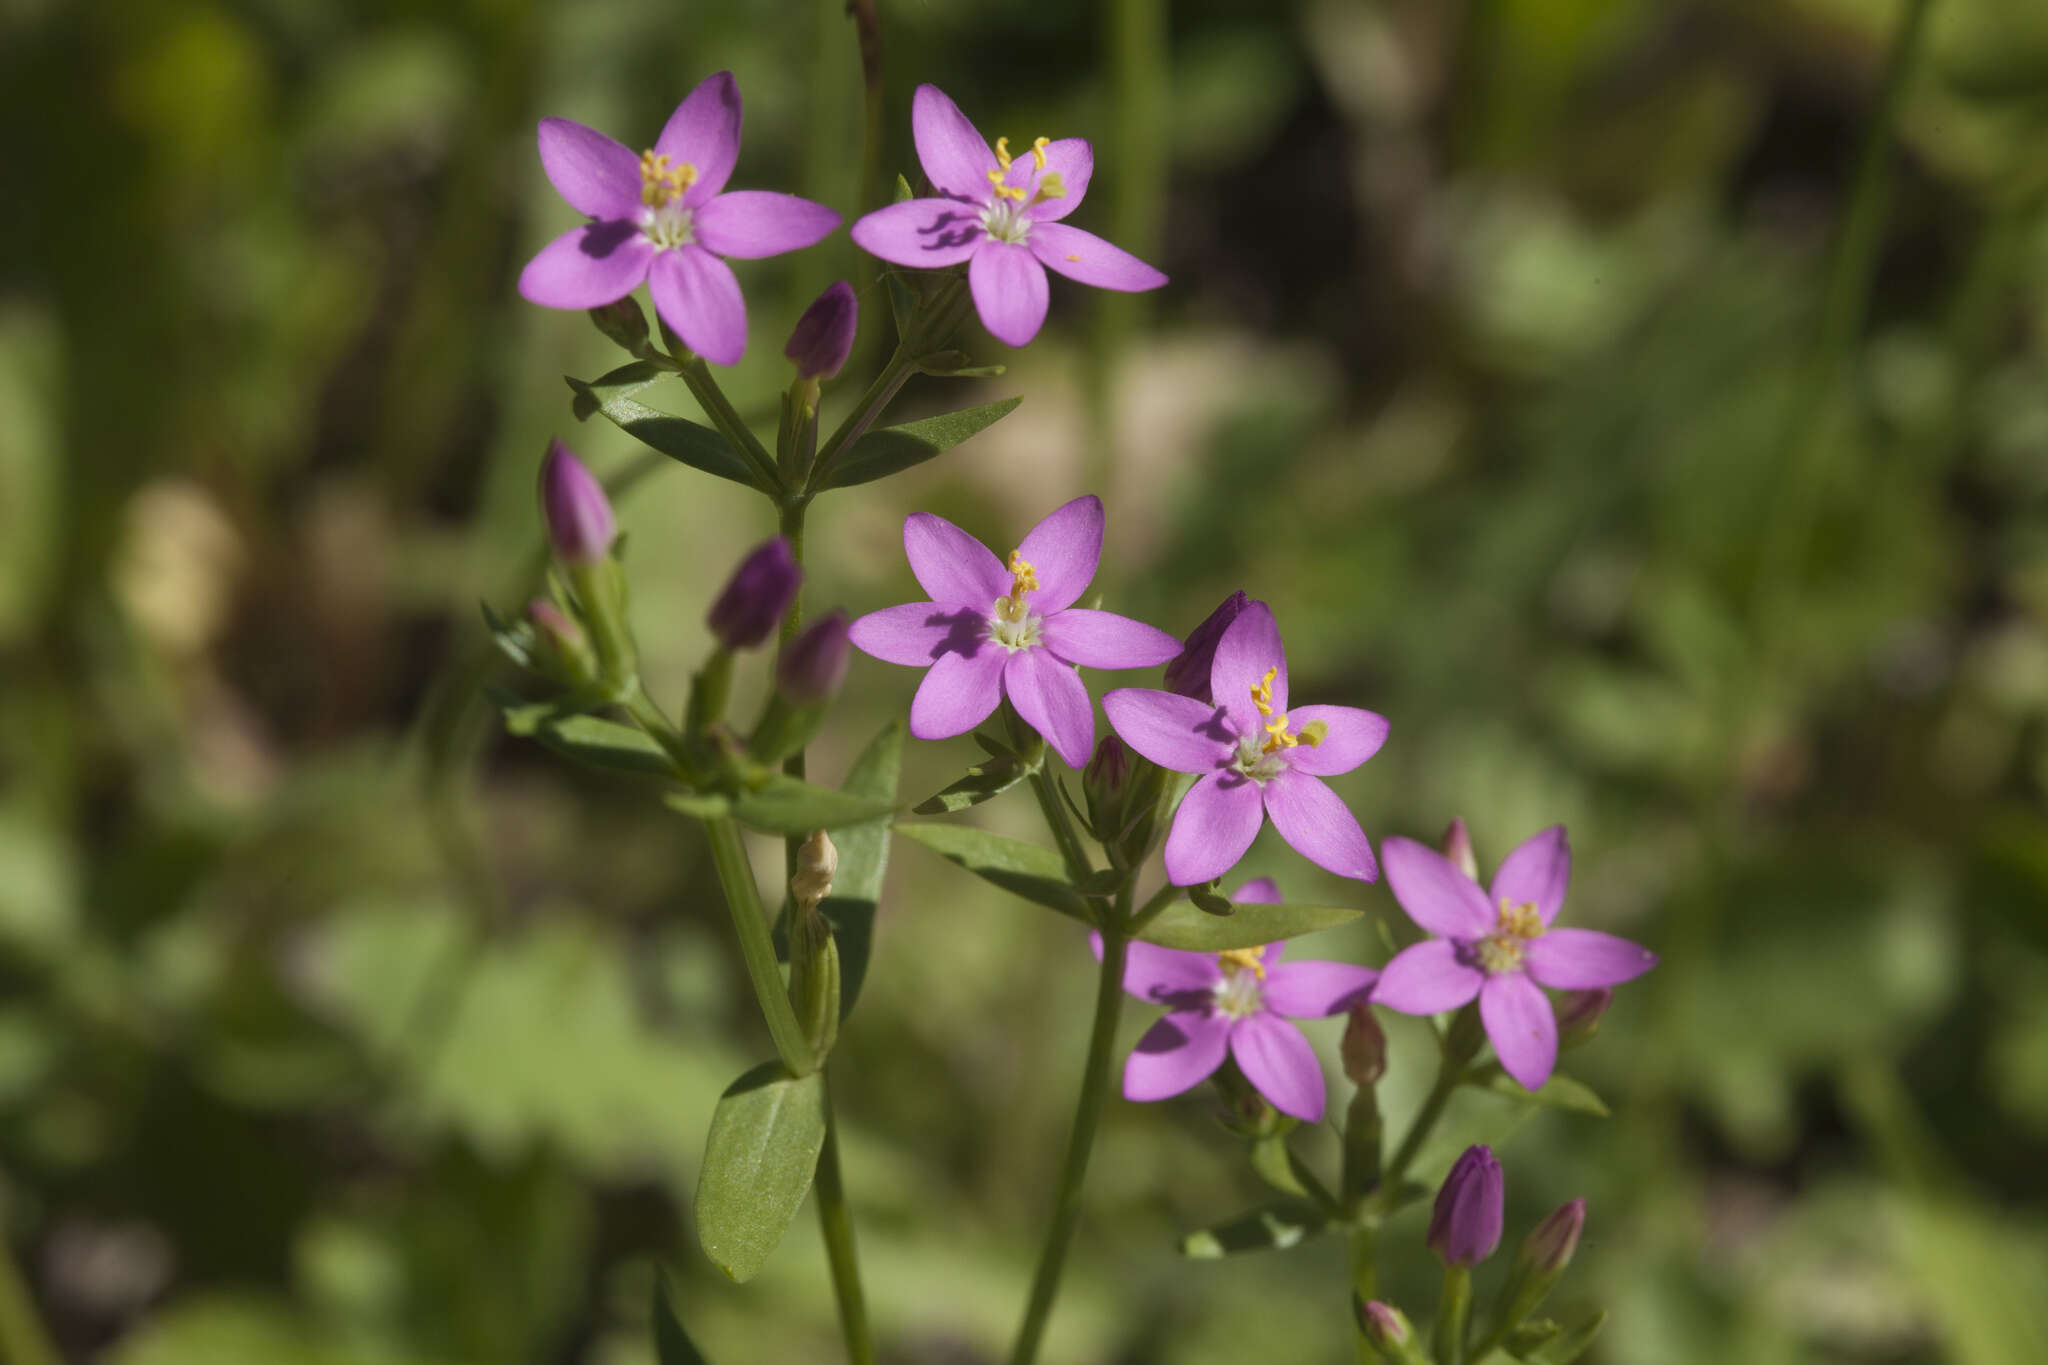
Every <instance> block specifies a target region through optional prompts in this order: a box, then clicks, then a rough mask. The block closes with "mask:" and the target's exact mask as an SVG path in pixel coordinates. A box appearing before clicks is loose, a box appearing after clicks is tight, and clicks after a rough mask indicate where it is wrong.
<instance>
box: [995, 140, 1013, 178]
mask: <svg viewBox="0 0 2048 1365" xmlns="http://www.w3.org/2000/svg"><path fill="white" fill-rule="evenodd" d="M996 160H998V161H1000V162H1002V163H1003V169H1004V170H1006V171H1007V170H1009V169H1010V139H1008V138H1006V137H999V138H997V139H996Z"/></svg>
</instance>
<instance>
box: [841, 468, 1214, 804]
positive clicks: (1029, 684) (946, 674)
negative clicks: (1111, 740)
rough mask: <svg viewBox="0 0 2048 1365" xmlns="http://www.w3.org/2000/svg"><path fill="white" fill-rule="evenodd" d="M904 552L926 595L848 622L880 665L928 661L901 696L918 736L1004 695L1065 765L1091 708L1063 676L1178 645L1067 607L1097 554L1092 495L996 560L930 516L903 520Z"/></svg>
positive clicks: (944, 728)
mask: <svg viewBox="0 0 2048 1365" xmlns="http://www.w3.org/2000/svg"><path fill="white" fill-rule="evenodd" d="M903 553H904V554H905V555H906V556H907V557H908V558H909V560H910V571H911V572H912V573H914V574H916V575H917V581H918V583H919V585H920V586H922V587H923V588H924V590H925V591H926V592H928V593H930V594H931V598H932V600H931V601H929V602H908V603H905V604H904V605H902V606H900V607H884V608H883V609H882V610H880V611H876V612H869V613H868V614H867V615H866V616H863V617H861V618H860V619H859V620H858V621H855V622H854V623H853V625H852V627H851V628H850V630H849V633H850V635H851V636H852V639H853V642H854V644H855V645H857V646H859V647H860V648H861V649H863V650H865V651H866V652H868V653H869V654H872V655H874V656H875V657H876V658H877V659H881V660H883V661H884V662H886V663H892V664H903V665H906V666H908V667H914V668H924V667H929V668H930V670H931V671H930V672H928V673H926V674H925V675H924V681H923V682H922V683H919V684H918V688H917V696H916V697H915V698H913V699H912V700H911V703H910V733H911V734H913V735H916V736H917V737H918V738H919V739H947V738H950V737H951V736H953V735H962V734H966V733H967V732H968V731H969V730H972V729H973V728H974V727H975V726H977V725H979V724H981V723H982V722H983V721H984V720H987V719H988V717H989V714H990V713H991V712H993V711H994V710H995V709H996V706H997V704H998V703H999V702H1001V701H1002V699H1003V697H1004V696H1006V695H1007V696H1008V697H1009V699H1010V704H1011V705H1012V706H1014V707H1016V708H1017V714H1018V715H1019V716H1022V717H1023V718H1024V723H1025V724H1027V725H1029V726H1030V727H1031V728H1032V729H1034V730H1036V731H1037V732H1038V733H1039V734H1041V735H1043V736H1044V737H1045V739H1046V741H1047V742H1048V743H1050V744H1051V745H1052V747H1053V749H1054V751H1055V752H1057V753H1058V754H1059V756H1060V757H1061V758H1063V759H1065V760H1066V761H1067V762H1068V764H1069V765H1071V766H1073V767H1076V768H1079V767H1081V766H1083V765H1084V764H1086V763H1087V762H1088V751H1089V749H1091V748H1092V747H1094V744H1095V711H1094V708H1093V707H1092V706H1090V705H1089V703H1088V689H1087V688H1085V687H1083V686H1082V685H1081V679H1080V676H1079V675H1078V674H1076V673H1075V672H1074V667H1075V665H1077V664H1078V665H1081V666H1082V667H1086V668H1151V667H1153V666H1155V665H1158V664H1163V663H1165V662H1166V661H1167V660H1168V659H1171V658H1172V657H1173V656H1174V655H1176V654H1178V653H1179V652H1180V641H1178V640H1176V639H1174V638H1173V637H1172V636H1171V635H1168V634H1167V633H1166V632H1165V631H1163V630H1155V629H1154V628H1152V627H1151V626H1148V625H1145V624H1143V623H1142V622H1139V621H1133V620H1131V619H1129V618H1128V617H1123V616H1118V615H1115V614H1114V613H1112V612H1106V611H1089V610H1086V609H1083V608H1077V607H1075V606H1074V605H1073V604H1074V602H1075V601H1077V600H1078V599H1079V598H1080V596H1081V593H1082V591H1083V590H1085V589H1086V588H1087V586H1088V584H1089V581H1090V580H1092V579H1093V578H1094V577H1095V567H1096V565H1097V563H1099V562H1100V560H1101V558H1102V499H1100V498H1098V497H1095V496H1094V495H1092V494H1091V495H1089V496H1087V497H1082V498H1076V499H1074V500H1073V501H1072V502H1070V503H1067V504H1066V505H1065V506H1063V507H1060V508H1056V509H1055V510H1054V511H1053V512H1052V514H1051V515H1050V516H1048V517H1046V519H1045V520H1044V521H1041V522H1039V523H1038V525H1036V526H1034V527H1032V528H1031V532H1030V534H1028V535H1026V536H1025V537H1024V539H1023V540H1022V541H1021V542H1020V543H1019V544H1018V546H1017V548H1016V549H1015V550H1013V551H1011V552H1010V558H1009V562H1008V563H1007V564H1005V563H1004V561H1002V560H1000V559H997V558H996V557H995V555H994V554H993V553H991V552H990V550H989V549H988V547H987V546H985V545H983V544H982V543H981V542H980V541H978V540H976V539H975V538H974V537H973V536H970V535H968V534H967V533H966V532H965V531H963V530H961V529H960V528H959V527H957V526H955V525H954V524H953V523H952V522H950V521H947V520H946V519H945V518H944V517H937V516H933V515H932V514H931V513H929V512H913V513H912V514H911V515H910V516H908V517H906V518H904V521H903Z"/></svg>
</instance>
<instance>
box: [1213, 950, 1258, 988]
mask: <svg viewBox="0 0 2048 1365" xmlns="http://www.w3.org/2000/svg"><path fill="white" fill-rule="evenodd" d="M1265 957H1266V950H1265V947H1264V946H1263V945H1262V946H1260V947H1257V948H1232V949H1230V950H1229V951H1228V952H1223V953H1218V954H1216V963H1217V965H1218V966H1220V967H1222V968H1223V970H1224V971H1226V972H1228V973H1230V974H1231V975H1233V976H1234V975H1236V974H1237V973H1238V972H1250V973H1251V974H1252V975H1253V976H1256V977H1257V978H1258V979H1259V980H1261V981H1264V980H1265V979H1266V962H1265Z"/></svg>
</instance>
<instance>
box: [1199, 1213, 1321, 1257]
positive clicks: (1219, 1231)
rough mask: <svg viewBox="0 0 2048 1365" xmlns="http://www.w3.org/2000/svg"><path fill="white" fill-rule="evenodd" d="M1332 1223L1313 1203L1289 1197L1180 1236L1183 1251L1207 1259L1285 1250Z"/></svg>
mask: <svg viewBox="0 0 2048 1365" xmlns="http://www.w3.org/2000/svg"><path fill="white" fill-rule="evenodd" d="M1329 1226H1330V1220H1329V1219H1328V1218H1326V1217H1325V1216H1324V1215H1323V1214H1322V1213H1321V1212H1320V1211H1319V1210H1318V1209H1316V1208H1315V1207H1314V1206H1313V1205H1311V1204H1306V1203H1303V1202H1302V1201H1300V1200H1298V1199H1288V1200H1283V1201H1281V1202H1280V1203H1277V1204H1269V1205H1267V1206H1266V1207H1265V1208H1262V1209H1253V1210H1252V1211H1251V1212H1249V1213H1244V1214H1240V1215H1239V1216H1237V1217H1236V1218H1232V1219H1230V1220H1229V1221H1228V1222H1224V1223H1218V1224H1216V1225H1215V1226H1214V1227H1209V1228H1203V1229H1202V1230H1201V1231H1200V1232H1191V1233H1189V1234H1188V1235H1187V1236H1185V1237H1183V1238H1181V1239H1180V1254H1181V1255H1183V1256H1186V1257H1189V1258H1191V1259H1193V1260H1198V1261H1207V1260H1215V1259H1217V1258H1218V1257H1222V1256H1234V1255H1236V1254H1238V1253H1239V1252H1245V1251H1285V1250H1286V1249H1287V1248H1289V1247H1292V1246H1298V1245H1300V1244H1301V1243H1302V1242H1304V1241H1306V1240H1308V1239H1309V1238H1311V1237H1314V1236H1316V1235H1317V1234H1319V1233H1321V1232H1324V1231H1326V1230H1327V1229H1328V1228H1329Z"/></svg>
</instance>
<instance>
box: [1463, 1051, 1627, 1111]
mask: <svg viewBox="0 0 2048 1365" xmlns="http://www.w3.org/2000/svg"><path fill="white" fill-rule="evenodd" d="M1473 1083H1474V1084H1476V1085H1478V1086H1480V1087H1481V1088H1483V1089H1486V1090H1489V1091H1491V1092H1493V1093H1494V1094H1496V1095H1504V1096H1506V1097H1507V1098H1508V1099H1511V1100H1521V1101H1523V1102H1524V1103H1528V1104H1540V1105H1543V1106H1544V1107H1545V1108H1548V1109H1567V1110H1570V1111H1571V1112H1572V1113H1574V1114H1591V1115H1593V1117H1595V1118H1602V1119H1604V1118H1607V1117H1609V1114H1608V1109H1607V1105H1606V1104H1605V1103H1604V1102H1602V1100H1601V1099H1600V1097H1599V1096H1598V1095H1596V1094H1594V1093H1593V1088H1592V1087H1591V1086H1589V1085H1587V1084H1586V1083H1585V1082H1584V1081H1575V1080H1573V1079H1572V1078H1571V1077H1570V1076H1567V1075H1565V1074H1564V1073H1563V1072H1562V1071H1554V1072H1552V1073H1551V1075H1550V1079H1549V1080H1548V1081H1545V1082H1544V1083H1543V1088H1542V1089H1541V1090H1534V1091H1531V1090H1525V1089H1523V1088H1522V1083H1521V1082H1520V1081H1518V1080H1516V1079H1515V1078H1514V1077H1512V1076H1510V1075H1508V1074H1507V1073H1506V1072H1504V1071H1502V1070H1501V1069H1500V1067H1499V1065H1498V1064H1496V1065H1493V1066H1489V1067H1485V1068H1483V1069H1482V1070H1481V1071H1480V1072H1479V1074H1478V1075H1476V1076H1475V1077H1473Z"/></svg>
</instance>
